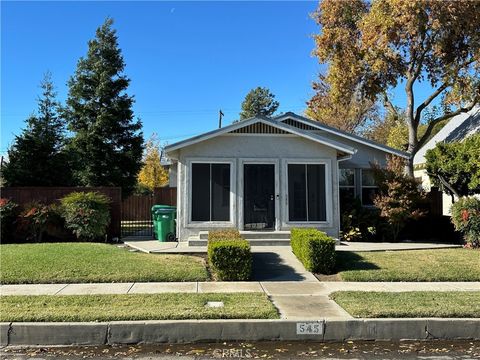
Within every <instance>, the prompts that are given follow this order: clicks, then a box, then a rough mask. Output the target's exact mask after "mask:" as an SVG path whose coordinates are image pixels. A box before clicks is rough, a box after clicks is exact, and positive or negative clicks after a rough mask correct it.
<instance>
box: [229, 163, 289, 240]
mask: <svg viewBox="0 0 480 360" xmlns="http://www.w3.org/2000/svg"><path fill="white" fill-rule="evenodd" d="M238 160H239V161H238V167H239V169H238V187H237V189H238V202H237V203H238V228H239V229H240V230H244V226H245V223H244V206H243V194H244V191H245V189H244V187H245V180H244V177H243V172H244V165H245V164H258V165H262V164H265V165H272V164H273V165H274V182H275V195H274V196H275V219H274V227H275V231H278V230H280V215H281V213H280V196H281V195H280V192H279V191H280V166H279V160H278V159H277V158H239V159H238Z"/></svg>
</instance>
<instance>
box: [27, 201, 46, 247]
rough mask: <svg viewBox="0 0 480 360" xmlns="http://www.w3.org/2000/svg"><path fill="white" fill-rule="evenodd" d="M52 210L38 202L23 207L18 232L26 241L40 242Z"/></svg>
mask: <svg viewBox="0 0 480 360" xmlns="http://www.w3.org/2000/svg"><path fill="white" fill-rule="evenodd" d="M53 212H54V209H53V208H51V207H50V206H49V205H46V204H44V203H41V202H39V201H35V202H31V203H29V204H27V205H25V206H24V209H23V211H22V213H21V214H20V219H19V220H20V224H19V232H20V233H21V234H22V235H24V236H23V237H24V239H25V240H27V241H35V242H42V241H43V236H44V233H45V231H46V230H47V227H48V223H49V221H50V220H51V219H52V218H53V216H54V214H53Z"/></svg>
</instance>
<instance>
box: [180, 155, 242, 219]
mask: <svg viewBox="0 0 480 360" xmlns="http://www.w3.org/2000/svg"><path fill="white" fill-rule="evenodd" d="M185 163H186V166H185V167H186V172H185V175H184V176H185V178H184V179H185V180H184V184H185V192H184V194H185V196H184V199H185V205H184V216H183V221H184V227H185V228H204V227H235V226H236V196H235V194H236V161H235V158H221V157H189V158H186V159H185ZM198 163H201V164H202V163H203V164H229V165H230V220H229V221H193V220H192V199H191V197H192V164H198Z"/></svg>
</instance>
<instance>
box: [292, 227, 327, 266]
mask: <svg viewBox="0 0 480 360" xmlns="http://www.w3.org/2000/svg"><path fill="white" fill-rule="evenodd" d="M290 243H291V245H292V251H293V253H294V254H295V255H296V256H297V258H298V260H300V261H301V262H302V264H303V266H305V269H307V270H308V271H311V272H315V273H320V274H331V273H332V272H333V269H334V268H335V240H333V239H332V238H331V237H330V236H328V235H327V234H325V233H324V232H322V231H319V230H317V229H292V231H291V233H290Z"/></svg>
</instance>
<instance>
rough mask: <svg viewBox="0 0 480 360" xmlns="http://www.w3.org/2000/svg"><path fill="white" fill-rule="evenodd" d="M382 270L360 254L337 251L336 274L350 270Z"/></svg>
mask: <svg viewBox="0 0 480 360" xmlns="http://www.w3.org/2000/svg"><path fill="white" fill-rule="evenodd" d="M378 269H380V268H379V267H378V266H377V265H375V264H374V263H371V262H369V261H367V260H365V258H364V257H363V256H361V255H360V254H358V253H354V252H350V251H337V261H336V265H335V272H336V273H339V272H341V271H349V270H378Z"/></svg>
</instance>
